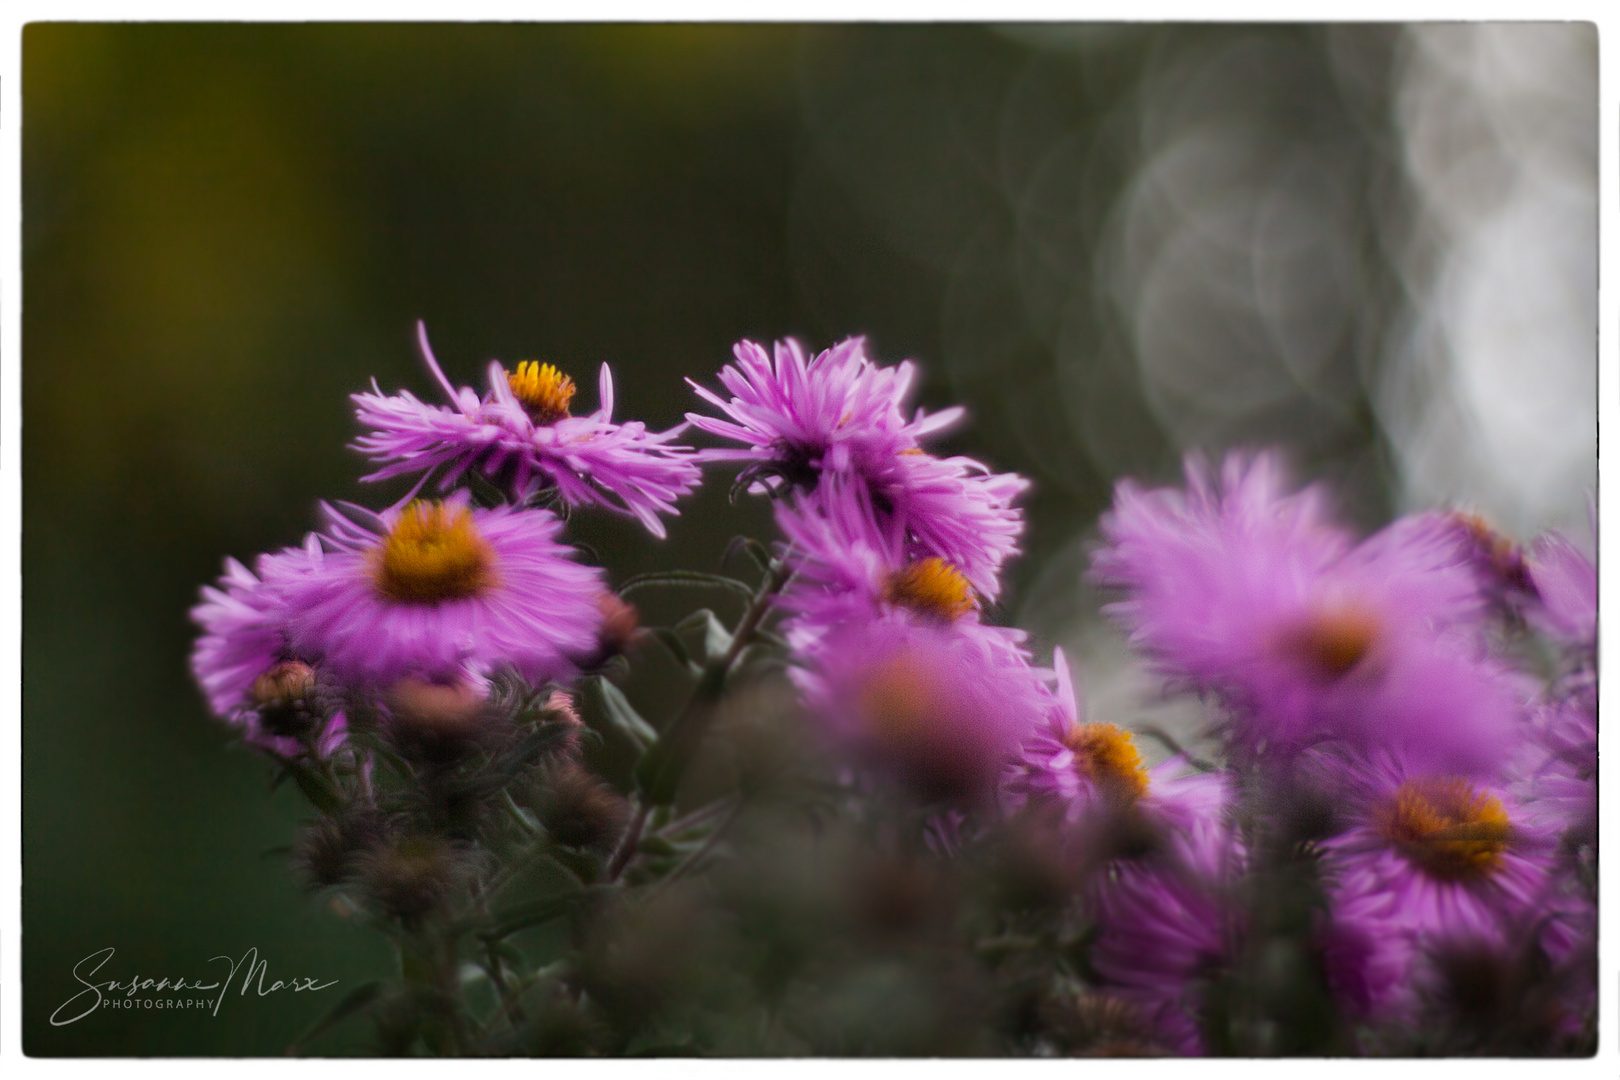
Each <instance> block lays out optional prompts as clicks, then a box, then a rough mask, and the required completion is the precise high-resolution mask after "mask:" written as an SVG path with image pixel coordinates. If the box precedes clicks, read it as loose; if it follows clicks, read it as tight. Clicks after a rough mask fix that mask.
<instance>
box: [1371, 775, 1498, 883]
mask: <svg viewBox="0 0 1620 1080" xmlns="http://www.w3.org/2000/svg"><path fill="white" fill-rule="evenodd" d="M1375 823H1376V827H1377V829H1378V831H1379V833H1380V834H1381V835H1382V836H1383V837H1384V838H1385V839H1387V840H1388V841H1389V842H1390V843H1392V844H1394V845H1395V846H1396V847H1397V848H1399V849H1400V850H1401V852H1402V853H1403V854H1404V855H1405V856H1406V857H1407V858H1408V859H1410V860H1411V861H1412V862H1413V863H1414V864H1415V865H1417V866H1419V867H1421V868H1422V869H1423V870H1425V871H1426V872H1427V873H1428V874H1429V875H1430V876H1431V877H1437V878H1442V879H1445V880H1448V881H1455V880H1458V879H1462V878H1478V877H1483V876H1484V875H1486V874H1488V873H1490V872H1491V871H1492V870H1493V869H1495V867H1496V865H1497V863H1499V862H1500V861H1501V860H1502V852H1504V851H1505V850H1507V845H1508V838H1509V836H1510V834H1511V830H1510V828H1509V825H1508V816H1507V811H1506V810H1504V809H1503V808H1502V800H1500V799H1498V798H1497V797H1496V796H1494V795H1488V794H1485V793H1483V792H1479V791H1475V790H1474V786H1473V785H1472V784H1470V783H1469V782H1468V781H1467V780H1463V779H1461V778H1459V777H1445V778H1440V779H1429V780H1408V781H1407V782H1406V783H1404V784H1402V785H1401V786H1400V787H1399V788H1398V789H1397V790H1396V792H1395V794H1394V795H1393V796H1392V797H1391V798H1390V800H1389V802H1387V803H1386V804H1385V805H1384V806H1383V807H1382V808H1381V809H1380V811H1379V813H1378V814H1377V816H1376V819H1375Z"/></svg>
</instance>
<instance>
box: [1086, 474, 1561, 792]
mask: <svg viewBox="0 0 1620 1080" xmlns="http://www.w3.org/2000/svg"><path fill="white" fill-rule="evenodd" d="M1187 479H1188V487H1187V489H1186V491H1184V492H1182V491H1172V490H1158V491H1142V490H1141V489H1139V488H1137V487H1136V486H1135V485H1134V484H1131V483H1130V482H1125V483H1122V484H1121V485H1120V487H1119V489H1118V492H1117V496H1116V499H1115V505H1114V509H1113V511H1112V512H1111V513H1109V514H1107V515H1105V516H1104V518H1103V520H1102V531H1103V535H1104V537H1105V539H1106V540H1107V545H1106V546H1105V547H1103V548H1102V549H1101V550H1099V551H1098V552H1097V553H1096V555H1095V558H1094V561H1093V567H1092V576H1093V577H1094V579H1095V580H1097V581H1099V582H1100V583H1103V584H1105V585H1111V586H1116V587H1119V588H1122V589H1124V590H1126V593H1127V598H1126V599H1125V600H1124V601H1122V602H1119V603H1116V604H1113V605H1110V606H1109V608H1108V609H1107V610H1108V611H1109V612H1110V613H1111V614H1112V615H1114V616H1116V617H1118V618H1119V619H1120V620H1121V621H1123V622H1124V623H1125V624H1126V625H1127V626H1128V627H1129V628H1130V630H1131V638H1132V641H1133V643H1134V644H1136V645H1138V646H1139V647H1141V648H1143V649H1144V650H1145V651H1146V652H1147V653H1148V654H1149V655H1150V656H1151V657H1152V658H1153V660H1154V661H1155V663H1156V664H1157V665H1158V667H1159V668H1160V669H1161V670H1162V671H1164V672H1165V673H1166V674H1168V675H1170V676H1171V677H1172V678H1173V679H1175V680H1177V681H1179V682H1181V683H1183V684H1185V685H1187V686H1190V687H1192V688H1194V689H1197V690H1199V691H1201V692H1203V691H1210V692H1214V693H1216V694H1218V695H1219V696H1220V698H1221V699H1222V701H1223V702H1224V703H1225V704H1226V706H1227V708H1228V711H1229V712H1230V714H1231V716H1230V721H1231V723H1230V733H1231V735H1232V737H1233V739H1234V743H1235V745H1236V746H1237V747H1239V748H1241V749H1242V750H1243V751H1245V752H1246V753H1248V754H1262V753H1268V752H1277V753H1285V754H1286V753H1292V752H1294V751H1296V750H1297V749H1298V748H1300V747H1302V746H1305V745H1310V744H1312V743H1314V742H1318V741H1321V740H1325V739H1343V740H1349V741H1352V742H1357V743H1360V744H1363V745H1374V744H1389V745H1399V746H1404V747H1406V748H1407V750H1408V752H1410V753H1414V754H1422V755H1428V757H1429V758H1430V759H1431V760H1432V761H1433V762H1434V763H1436V764H1445V765H1449V766H1450V767H1453V768H1457V769H1462V770H1465V771H1480V770H1486V771H1488V770H1489V769H1491V768H1494V767H1495V766H1496V765H1497V764H1499V762H1500V755H1501V753H1502V752H1503V751H1504V748H1505V747H1507V746H1509V745H1510V744H1511V743H1512V742H1513V740H1514V739H1515V738H1516V737H1517V734H1518V731H1519V728H1520V726H1521V724H1522V715H1523V709H1524V706H1525V705H1526V704H1527V702H1528V701H1529V700H1530V698H1531V697H1532V696H1533V694H1532V692H1531V688H1530V686H1529V684H1528V683H1527V682H1526V681H1525V680H1523V679H1522V678H1520V677H1518V676H1517V675H1516V674H1515V673H1513V672H1512V671H1511V670H1510V669H1508V668H1507V667H1505V666H1504V665H1502V664H1499V663H1497V662H1495V661H1493V660H1491V659H1489V658H1488V657H1486V656H1485V655H1484V635H1483V633H1482V626H1483V621H1482V617H1483V614H1484V610H1485V598H1484V596H1483V594H1482V593H1481V591H1480V589H1479V587H1478V582H1477V580H1476V578H1475V576H1474V572H1473V570H1472V569H1471V567H1470V566H1468V565H1467V564H1466V563H1465V562H1463V561H1461V560H1460V559H1459V553H1458V547H1457V544H1456V542H1455V538H1454V537H1447V536H1446V535H1445V534H1444V533H1443V532H1441V531H1438V530H1433V529H1423V528H1413V527H1411V526H1410V525H1409V524H1404V523H1397V524H1396V525H1395V526H1392V527H1391V528H1389V529H1386V530H1385V531H1384V532H1382V533H1380V534H1377V535H1375V536H1373V537H1370V538H1368V539H1367V540H1365V541H1363V542H1362V543H1360V544H1355V543H1353V540H1352V538H1351V537H1350V536H1349V535H1348V534H1347V533H1346V532H1345V531H1344V530H1342V529H1340V528H1338V527H1336V526H1335V525H1333V524H1331V523H1330V522H1329V521H1328V520H1327V519H1326V514H1325V503H1324V498H1323V496H1322V494H1321V493H1320V491H1319V490H1318V489H1315V488H1307V489H1305V490H1303V491H1299V492H1296V493H1291V494H1290V493H1288V492H1287V490H1286V486H1285V484H1284V482H1283V478H1282V471H1281V468H1280V465H1279V462H1278V460H1277V458H1276V457H1275V455H1271V454H1262V455H1259V456H1255V457H1249V456H1244V455H1238V454H1233V455H1231V456H1229V457H1228V458H1227V459H1226V462H1225V464H1224V465H1223V467H1222V469H1221V471H1220V474H1219V475H1218V476H1217V475H1216V474H1215V472H1214V470H1213V469H1211V468H1210V467H1209V466H1208V465H1207V464H1205V463H1204V462H1202V461H1201V460H1199V459H1197V458H1190V459H1189V460H1188V463H1187Z"/></svg>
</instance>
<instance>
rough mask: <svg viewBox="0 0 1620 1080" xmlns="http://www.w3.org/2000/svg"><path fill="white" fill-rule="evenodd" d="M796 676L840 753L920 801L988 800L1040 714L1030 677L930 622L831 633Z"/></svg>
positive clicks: (887, 622) (853, 626)
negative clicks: (896, 783)
mask: <svg viewBox="0 0 1620 1080" xmlns="http://www.w3.org/2000/svg"><path fill="white" fill-rule="evenodd" d="M794 677H795V681H796V682H797V683H798V685H799V687H800V689H801V691H802V692H803V695H804V698H805V703H806V705H807V706H808V707H809V709H810V711H811V712H812V713H813V714H815V715H816V716H817V717H818V718H819V719H821V720H822V721H823V722H824V723H825V729H824V731H825V733H826V734H827V735H828V736H829V738H830V741H832V742H833V743H834V744H835V746H836V747H837V748H838V749H840V750H842V751H844V752H845V753H847V754H849V755H850V756H851V757H853V758H855V759H856V760H857V761H859V762H861V763H862V764H864V765H866V766H869V767H871V768H872V769H873V770H874V771H876V772H878V773H880V774H884V775H887V776H890V777H892V778H895V779H898V780H899V781H900V782H901V783H902V784H904V785H905V786H906V787H908V788H909V789H911V790H912V791H913V792H914V793H915V794H916V795H917V796H918V797H920V798H922V799H924V800H928V801H933V800H963V799H971V798H975V797H978V796H982V795H987V794H989V793H990V791H991V789H992V788H993V787H994V785H995V782H996V779H997V777H998V776H999V775H1000V773H1001V772H1002V770H1003V769H1004V768H1005V767H1006V765H1007V763H1008V761H1009V760H1010V756H1011V755H1012V753H1013V752H1014V751H1015V750H1016V749H1017V747H1018V744H1019V742H1020V741H1021V740H1022V738H1023V737H1024V736H1025V734H1026V733H1027V732H1028V730H1029V727H1030V725H1031V724H1033V723H1035V722H1036V720H1037V719H1038V717H1039V715H1040V712H1041V709H1042V707H1043V705H1044V697H1043V693H1042V687H1041V683H1040V679H1039V677H1038V676H1037V674H1036V673H1035V671H1034V670H1033V669H1031V668H1030V667H1028V666H1027V665H1026V664H1024V663H1022V662H1017V661H1016V659H1015V661H1014V662H1009V660H1008V657H1007V655H1006V653H1005V652H1004V651H1001V650H997V649H994V648H991V647H989V646H988V644H987V642H986V639H984V638H983V637H978V636H973V635H967V634H962V633H959V632H957V631H956V629H955V628H953V627H951V626H947V625H940V624H935V623H928V622H920V623H914V622H909V621H904V620H897V619H883V620H875V621H869V622H868V621H853V622H849V623H845V624H843V625H841V626H838V627H835V628H833V629H832V630H831V631H830V632H829V633H828V634H827V635H826V636H825V637H824V638H823V639H822V640H821V641H820V642H819V643H818V648H817V649H816V651H815V653H814V655H813V658H812V659H811V660H809V661H808V664H806V663H805V662H803V661H801V664H800V666H798V667H796V668H795V670H794Z"/></svg>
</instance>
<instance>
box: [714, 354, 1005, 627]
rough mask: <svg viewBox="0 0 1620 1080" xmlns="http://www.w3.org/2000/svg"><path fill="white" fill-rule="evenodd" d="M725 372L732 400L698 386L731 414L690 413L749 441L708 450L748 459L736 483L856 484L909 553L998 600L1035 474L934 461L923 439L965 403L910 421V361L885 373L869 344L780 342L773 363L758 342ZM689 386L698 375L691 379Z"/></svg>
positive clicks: (717, 430) (778, 487) (720, 457)
mask: <svg viewBox="0 0 1620 1080" xmlns="http://www.w3.org/2000/svg"><path fill="white" fill-rule="evenodd" d="M734 353H735V356H736V358H737V362H736V364H735V365H727V366H725V367H723V368H722V369H721V370H720V381H721V383H722V384H723V385H724V387H725V388H726V389H727V390H729V391H730V392H731V394H732V397H731V399H730V400H729V401H727V400H725V399H723V398H721V397H720V396H719V395H718V394H715V393H714V392H713V391H710V390H708V389H705V388H704V387H702V386H699V385H698V384H697V383H695V382H692V383H691V385H692V388H693V389H694V390H695V391H696V392H697V393H698V395H699V396H700V397H702V398H703V399H704V400H705V401H707V402H709V403H710V404H712V405H714V406H716V407H717V408H719V409H720V410H721V411H723V412H724V413H725V414H726V415H727V416H729V417H730V418H731V419H730V420H721V419H718V418H715V417H709V416H703V415H701V414H698V413H689V414H688V415H687V419H688V420H690V421H691V423H692V424H693V425H694V426H695V427H698V428H700V429H702V430H704V431H707V432H709V433H710V434H713V435H718V436H720V437H721V438H725V439H730V440H732V441H734V442H740V443H743V444H745V445H744V447H743V448H741V449H718V450H707V451H703V452H702V453H703V457H704V460H706V461H739V462H745V463H746V465H747V467H746V468H745V469H744V470H743V472H742V474H741V475H740V476H739V478H738V479H739V482H740V483H745V484H750V485H751V489H752V490H754V491H756V492H766V491H771V492H777V491H782V490H785V489H786V488H788V487H798V488H800V489H801V490H804V491H813V490H815V489H816V488H817V485H818V484H820V483H821V481H822V478H823V477H824V476H829V475H831V476H837V477H841V478H844V479H845V480H846V481H848V480H854V481H858V482H859V483H860V484H861V485H863V486H865V487H866V489H867V491H868V492H869V493H870V495H871V497H872V502H873V504H874V505H875V506H876V507H877V508H878V512H879V513H880V514H881V515H882V516H883V517H885V518H888V519H892V520H893V521H894V523H895V524H896V526H897V528H898V530H899V533H900V535H901V536H902V537H903V538H904V539H905V542H906V545H907V549H908V551H909V552H910V553H911V554H914V555H916V556H918V557H928V556H936V557H938V558H942V559H945V560H947V561H949V562H951V563H952V564H954V565H955V566H956V567H957V568H958V569H959V570H960V571H961V572H962V573H963V574H965V575H966V576H967V577H968V579H969V580H970V581H971V582H972V583H973V585H974V587H975V588H976V589H978V590H979V592H980V594H981V595H983V596H985V597H986V598H987V599H994V598H995V596H996V595H997V593H998V591H999V588H1000V584H999V580H998V575H999V573H1000V569H1001V565H1002V563H1004V562H1005V561H1006V560H1007V559H1008V558H1009V557H1011V556H1012V555H1014V554H1016V553H1017V551H1018V536H1019V534H1020V533H1021V532H1022V530H1023V515H1022V513H1021V511H1019V510H1017V509H1015V508H1014V507H1013V506H1012V501H1013V499H1015V498H1016V497H1017V496H1018V495H1019V494H1020V493H1021V492H1022V491H1023V490H1024V489H1025V488H1026V487H1028V486H1029V484H1028V481H1026V480H1025V479H1023V478H1022V477H1020V476H1017V475H1016V474H1012V473H1005V474H992V473H991V472H990V471H989V469H988V468H987V467H986V466H985V465H983V464H982V463H980V462H978V461H974V460H973V459H971V458H966V457H950V458H936V457H933V456H931V455H929V454H927V453H925V452H924V451H923V450H922V446H921V443H922V440H923V439H924V438H926V437H928V436H930V435H933V434H935V433H937V432H940V431H942V430H944V429H945V428H947V427H949V426H950V425H951V424H953V423H955V422H956V421H957V420H958V419H960V418H961V416H962V415H963V409H962V408H961V407H960V406H956V407H953V408H950V409H946V410H944V411H942V412H939V413H935V414H934V415H932V416H928V415H926V414H925V413H923V411H922V410H920V409H919V410H918V411H917V413H916V415H915V416H914V417H913V418H912V419H911V420H910V421H907V420H906V419H905V417H904V414H903V412H902V409H903V407H904V399H905V398H906V397H907V395H908V394H909V393H910V391H911V386H912V383H913V381H914V380H915V377H916V366H915V365H914V364H912V362H911V361H909V360H907V361H903V362H902V363H900V364H898V365H896V366H895V367H890V368H881V367H878V366H877V365H875V364H873V363H872V361H871V360H870V359H868V358H867V356H866V352H865V342H864V340H863V339H861V338H850V339H848V340H847V341H844V342H842V343H840V344H838V345H836V346H834V347H833V348H831V349H829V350H827V351H826V352H823V353H820V354H818V355H817V356H815V357H814V358H812V359H810V360H806V359H805V354H804V351H803V349H802V348H801V347H800V346H799V344H798V343H797V342H795V341H792V340H789V341H783V342H778V343H777V345H776V354H775V359H774V361H773V360H772V358H771V356H769V355H768V354H767V353H766V352H765V350H764V349H763V348H761V347H760V346H759V345H756V344H755V343H753V342H751V341H743V342H739V343H738V344H737V346H736V349H735V350H734ZM688 382H691V380H688Z"/></svg>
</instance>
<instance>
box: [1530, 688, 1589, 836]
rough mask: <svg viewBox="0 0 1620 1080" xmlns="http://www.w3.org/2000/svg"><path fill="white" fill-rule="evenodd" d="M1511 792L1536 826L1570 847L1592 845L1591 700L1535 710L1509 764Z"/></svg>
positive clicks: (1561, 701) (1580, 696) (1567, 700)
mask: <svg viewBox="0 0 1620 1080" xmlns="http://www.w3.org/2000/svg"><path fill="white" fill-rule="evenodd" d="M1515 765H1516V769H1515V772H1516V774H1517V777H1518V779H1517V782H1516V783H1515V784H1514V786H1513V790H1514V793H1515V794H1516V795H1517V796H1519V797H1520V798H1521V799H1523V800H1524V803H1525V810H1526V812H1527V813H1528V814H1530V815H1531V816H1532V817H1533V818H1534V819H1535V820H1536V821H1537V822H1539V823H1541V824H1543V825H1545V826H1546V827H1548V828H1551V829H1553V830H1555V831H1556V832H1558V833H1562V834H1564V835H1565V836H1566V837H1567V838H1568V839H1569V840H1570V841H1572V842H1573V843H1574V844H1576V845H1580V844H1596V843H1597V701H1596V698H1595V697H1588V696H1586V695H1584V694H1576V695H1572V696H1569V697H1565V698H1561V699H1558V700H1554V701H1551V702H1548V703H1546V704H1545V705H1543V706H1542V707H1541V708H1539V709H1537V710H1536V711H1535V714H1534V718H1533V723H1532V725H1531V730H1530V736H1529V738H1527V739H1526V740H1525V749H1524V751H1523V752H1522V754H1521V755H1520V758H1519V760H1518V761H1517V762H1515Z"/></svg>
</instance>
